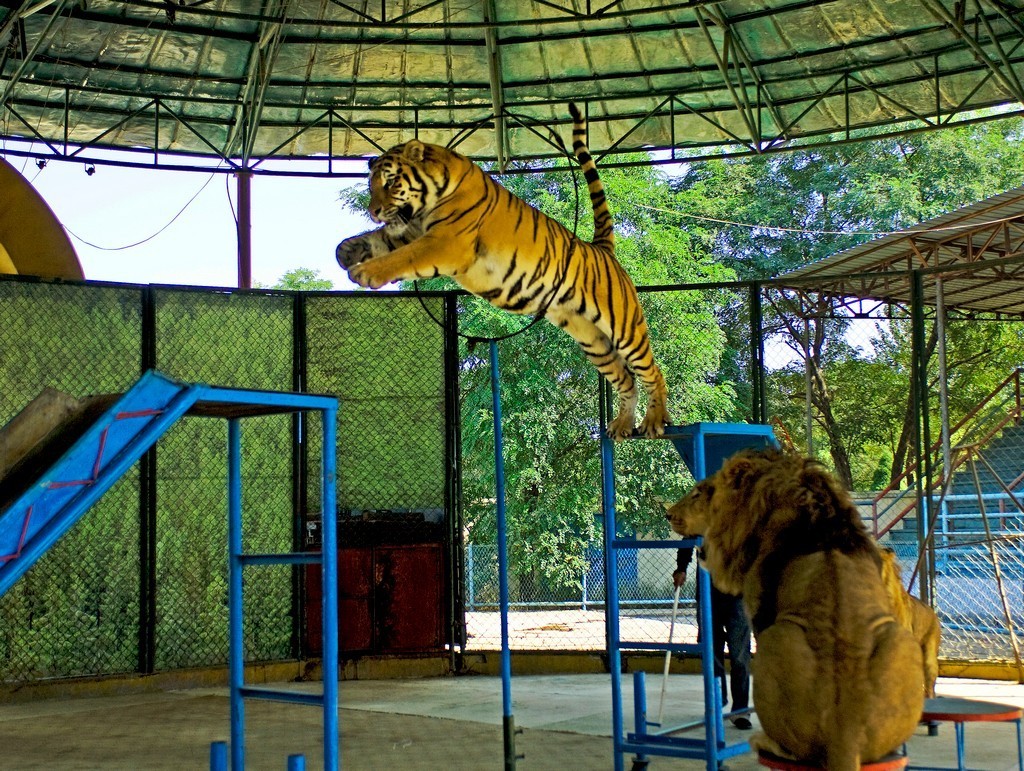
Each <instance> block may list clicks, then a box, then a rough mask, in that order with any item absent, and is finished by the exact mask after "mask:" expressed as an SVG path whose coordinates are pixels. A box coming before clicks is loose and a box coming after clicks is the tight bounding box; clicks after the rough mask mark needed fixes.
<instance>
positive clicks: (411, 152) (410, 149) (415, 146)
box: [402, 139, 423, 163]
mask: <svg viewBox="0 0 1024 771" xmlns="http://www.w3.org/2000/svg"><path fill="white" fill-rule="evenodd" d="M402 157H403V158H404V159H405V160H407V161H412V162H413V163H419V162H420V161H422V160H423V143H422V142H421V141H419V140H418V139H410V140H409V141H408V142H406V143H405V147H404V148H403V149H402Z"/></svg>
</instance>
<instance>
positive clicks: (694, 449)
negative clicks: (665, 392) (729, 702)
mask: <svg viewBox="0 0 1024 771" xmlns="http://www.w3.org/2000/svg"><path fill="white" fill-rule="evenodd" d="M602 394H605V397H606V398H607V394H606V391H605V390H604V389H602ZM603 406H604V405H603V404H602V410H601V412H602V415H604V413H605V410H604V409H603ZM601 428H602V435H601V493H602V512H603V515H604V547H605V597H606V598H607V609H606V618H607V638H608V639H607V648H608V660H609V667H610V669H611V676H612V751H613V753H614V760H615V769H616V771H622V769H623V765H624V755H625V754H626V753H634V755H635V758H634V759H635V765H640V766H645V765H646V761H647V755H663V756H669V757H678V758H705V760H706V761H707V766H706V768H707V771H717V769H718V765H719V763H720V762H721V761H723V760H725V759H726V758H730V757H733V756H735V755H739V754H742V753H746V752H749V751H750V745H749V743H747V742H739V743H737V744H733V745H729V744H727V743H726V741H725V730H724V725H723V721H722V695H721V692H720V689H719V685H718V681H717V678H716V677H715V675H714V652H713V650H712V640H711V638H712V635H710V634H702V635H701V636H700V637H701V639H700V642H699V643H698V644H697V645H692V644H685V643H668V642H665V643H651V642H648V641H638V640H637V641H634V640H622V639H621V636H620V627H619V593H618V560H617V554H618V551H619V550H620V549H638V548H642V549H679V548H685V547H689V546H694V545H697V544H698V543H699V539H697V540H693V539H683V540H679V539H673V540H663V541H640V540H637V539H633V538H619V537H618V535H617V526H616V507H615V471H614V464H615V460H614V455H615V454H614V445H613V443H612V441H611V439H609V438H608V436H607V434H606V433H605V432H604V428H605V426H604V421H603V420H602V426H601ZM634 438H641V439H642V438H643V437H642V436H634ZM664 438H665V439H668V440H670V441H671V442H672V444H673V445H674V446H675V448H676V450H677V451H678V452H679V454H680V456H681V457H682V459H683V461H684V462H685V463H686V465H687V467H688V468H689V470H690V473H691V474H692V475H693V477H694V479H696V480H697V481H700V480H702V479H704V478H705V477H706V476H708V475H710V474H713V473H714V472H716V471H717V470H718V469H719V468H721V466H722V463H723V462H724V461H725V459H726V458H728V457H729V456H731V455H733V454H734V453H735V452H737V451H739V450H741V449H745V448H748V447H767V446H775V445H776V440H775V435H774V433H773V431H772V428H771V426H764V425H753V424H747V423H695V424H692V425H688V426H666V428H665V437H664ZM697 591H698V592H699V595H700V602H699V614H698V624H699V626H700V628H701V629H710V628H711V584H710V579H709V576H708V574H707V571H705V570H704V569H703V568H701V569H699V570H698V571H697ZM623 648H625V649H627V650H647V651H673V652H684V653H690V654H697V655H699V656H700V658H701V672H702V674H703V678H704V720H703V721H699V722H697V723H691V724H686V725H680V726H672V727H668V728H664V727H661V726H657V725H656V724H652V723H651V722H649V721H648V720H647V703H646V676H645V673H643V672H637V673H635V674H634V678H633V716H634V721H635V727H634V730H633V731H632V732H630V733H629V734H626V733H625V730H624V726H623V708H622V649H623ZM702 725H703V727H704V736H703V738H701V739H697V738H689V737H682V736H676V735H675V734H678V733H680V732H682V731H684V730H689V729H693V728H699V727H701V726H702ZM651 728H657V729H658V730H655V731H651V730H650V729H651Z"/></svg>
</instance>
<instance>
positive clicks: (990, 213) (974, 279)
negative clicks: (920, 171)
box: [779, 187, 1024, 316]
mask: <svg viewBox="0 0 1024 771" xmlns="http://www.w3.org/2000/svg"><path fill="white" fill-rule="evenodd" d="M919 269H923V270H924V271H925V272H926V276H927V277H928V278H929V280H928V281H926V282H924V297H923V300H924V302H926V303H929V304H934V302H935V292H936V289H935V281H934V279H935V278H936V277H941V278H942V290H943V299H944V302H945V304H946V307H947V308H950V309H956V310H958V311H960V312H963V313H992V314H999V315H1010V316H1021V315H1024V187H1018V188H1014V189H1013V190H1009V191H1007V192H1005V193H1001V194H999V195H995V196H992V197H991V198H986V199H985V200H983V201H979V202H977V203H974V204H971V205H969V206H964V207H962V208H960V209H957V210H955V211H952V212H949V213H947V214H943V215H941V216H939V217H934V218H932V219H930V220H927V221H925V222H922V223H921V224H919V225H916V226H914V227H912V228H908V229H907V230H904V231H901V232H899V233H892V234H889V235H885V236H882V237H880V238H876V239H874V240H872V241H868V242H866V243H863V244H860V245H859V246H854V247H851V248H850V249H846V250H844V251H842V252H839V253H838V254H835V255H833V256H831V257H828V258H826V259H824V260H819V261H818V262H815V263H813V264H811V265H807V266H805V267H803V268H799V269H797V270H794V271H791V272H789V273H786V274H785V275H783V276H781V277H780V278H779V282H780V283H781V284H783V285H785V286H791V287H793V288H800V289H805V290H811V291H815V292H820V293H822V294H825V295H829V296H832V297H836V298H860V299H870V300H876V301H881V302H892V303H897V304H901V305H905V304H908V303H909V302H910V300H911V276H912V274H911V271H915V270H919Z"/></svg>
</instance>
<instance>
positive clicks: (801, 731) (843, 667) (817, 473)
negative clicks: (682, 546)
mask: <svg viewBox="0 0 1024 771" xmlns="http://www.w3.org/2000/svg"><path fill="white" fill-rule="evenodd" d="M668 518H669V519H670V520H671V523H672V529H673V530H675V531H676V532H677V533H679V534H681V535H684V536H688V537H693V536H697V535H702V536H704V542H705V544H706V546H707V568H708V571H709V572H710V573H711V580H712V581H713V582H714V583H715V585H716V586H717V587H718V588H719V589H721V590H722V591H723V592H729V593H731V594H742V595H743V597H744V602H745V605H746V609H747V614H748V615H749V616H750V619H751V625H752V627H753V630H754V636H755V637H756V639H757V654H756V655H755V656H754V662H753V666H752V674H753V678H754V708H755V710H756V712H757V715H758V718H759V719H760V722H761V727H762V728H763V731H764V733H763V734H758V735H755V737H754V738H753V739H752V741H751V744H752V745H753V746H754V747H755V748H758V749H762V750H766V751H768V752H771V753H773V754H775V755H780V756H783V757H790V758H795V759H797V760H800V761H803V762H809V763H814V764H818V765H822V766H824V767H825V768H827V769H830V770H831V771H854V770H855V769H859V768H860V765H861V763H869V762H872V761H874V760H878V759H879V758H881V757H883V756H885V755H886V754H888V753H890V752H892V751H893V750H894V749H896V748H897V747H899V746H900V744H902V743H903V742H904V741H906V739H907V738H908V737H909V736H910V735H911V734H912V733H913V732H914V729H915V727H916V726H917V723H918V721H919V720H920V717H921V710H922V708H923V706H924V676H923V667H922V664H921V649H920V647H919V646H918V645H917V644H916V643H915V641H914V639H913V637H912V636H911V634H910V633H909V632H908V631H906V630H905V629H904V628H903V627H901V626H900V625H899V624H898V623H897V622H896V619H895V618H894V617H893V613H892V610H891V607H890V604H889V598H888V596H887V595H886V592H885V586H884V585H883V583H882V578H881V572H880V571H881V561H882V560H881V555H880V554H879V551H878V548H877V547H876V546H875V544H874V541H872V539H871V537H870V536H869V535H868V533H867V531H866V530H865V528H864V526H863V524H862V523H861V521H860V517H859V516H858V514H857V510H856V509H855V508H854V506H853V504H852V503H851V502H850V499H849V496H848V495H847V494H846V493H845V492H843V491H842V490H840V489H839V487H838V486H837V485H836V483H835V482H834V481H833V479H832V478H831V477H830V476H829V475H828V473H826V471H825V470H824V469H823V467H822V466H821V465H820V464H819V463H817V462H815V461H813V460H808V459H805V458H802V457H799V456H796V455H783V454H782V453H780V452H778V451H777V450H766V451H754V450H745V451H742V452H740V453H738V454H736V455H735V456H733V457H732V458H730V459H729V460H728V461H726V463H725V465H724V466H723V467H722V469H721V471H719V472H718V473H717V474H715V475H714V476H712V477H709V478H708V479H706V480H704V481H703V482H701V483H700V484H698V485H697V486H696V487H694V489H693V490H692V491H691V492H690V493H689V495H687V496H685V497H684V498H682V499H681V500H680V501H679V502H678V503H676V504H675V505H673V506H672V508H671V509H670V510H669V513H668Z"/></svg>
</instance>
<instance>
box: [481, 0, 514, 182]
mask: <svg viewBox="0 0 1024 771" xmlns="http://www.w3.org/2000/svg"><path fill="white" fill-rule="evenodd" d="M483 8H484V19H485V20H486V21H489V22H495V21H497V19H498V12H497V8H496V7H495V2H494V0H484V5H483ZM484 41H485V42H486V44H487V74H488V76H489V80H490V85H491V107H492V109H493V110H494V143H495V147H494V157H495V160H496V161H497V163H498V170H499V171H504V170H505V168H506V167H507V166H508V161H509V147H508V123H507V121H506V119H505V92H504V82H503V78H502V70H501V42H500V41H499V39H498V30H497V29H496V28H495V27H493V26H489V27H487V28H486V29H485V30H484Z"/></svg>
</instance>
